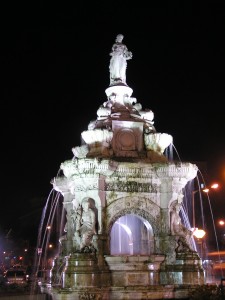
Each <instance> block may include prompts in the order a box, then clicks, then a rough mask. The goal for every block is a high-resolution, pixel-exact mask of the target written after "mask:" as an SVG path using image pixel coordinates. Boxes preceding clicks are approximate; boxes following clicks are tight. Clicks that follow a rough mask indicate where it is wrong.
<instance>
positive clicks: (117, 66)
mask: <svg viewBox="0 0 225 300" xmlns="http://www.w3.org/2000/svg"><path fill="white" fill-rule="evenodd" d="M123 38H124V36H123V35H122V34H118V35H117V37H116V42H115V44H113V46H112V51H111V52H110V54H109V55H110V56H111V59H110V64H109V70H110V86H112V85H115V84H121V83H122V84H125V85H126V68H127V60H128V59H131V58H132V53H131V52H130V51H128V49H127V46H126V45H124V44H123V43H122V40H123Z"/></svg>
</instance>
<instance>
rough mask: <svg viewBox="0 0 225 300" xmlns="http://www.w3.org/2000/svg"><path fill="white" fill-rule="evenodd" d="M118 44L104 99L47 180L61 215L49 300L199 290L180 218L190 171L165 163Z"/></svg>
mask: <svg viewBox="0 0 225 300" xmlns="http://www.w3.org/2000/svg"><path fill="white" fill-rule="evenodd" d="M122 40H123V36H122V35H121V34H119V35H118V36H117V37H116V41H115V44H114V45H113V46H112V51H111V53H110V56H111V59H110V85H109V87H108V88H107V89H106V90H105V93H106V96H107V99H106V101H105V102H103V104H102V105H101V106H100V107H99V108H98V110H97V118H96V120H92V121H91V122H90V123H89V125H88V127H87V130H86V131H83V132H82V133H81V137H82V141H83V143H82V145H80V146H76V147H74V148H73V149H72V152H73V155H74V156H73V157H72V159H71V160H68V161H65V162H63V163H62V164H61V166H60V169H61V174H62V175H61V176H58V177H55V178H54V179H53V180H52V184H53V188H54V190H55V191H56V192H58V193H60V194H61V195H62V196H63V206H64V209H65V211H66V225H65V234H64V235H63V236H61V237H60V239H59V253H58V255H57V257H56V258H55V261H54V266H53V269H52V282H51V286H50V287H48V293H50V294H51V295H52V298H53V299H54V300H58V299H59V300H62V299H63V300H70V299H73V300H78V299H79V300H81V299H96V300H97V299H99V300H100V299H101V300H105V299H115V300H119V299H164V298H167V299H179V298H185V297H187V295H188V292H189V290H190V287H194V286H196V285H199V284H203V283H204V271H203V268H202V262H201V260H200V258H199V256H198V254H197V252H196V251H195V250H194V248H193V244H192V240H193V239H192V231H191V230H190V229H188V228H187V227H185V226H184V225H183V223H182V220H181V218H180V215H179V212H180V209H181V206H182V202H183V196H184V194H183V193H184V188H185V186H186V184H187V183H188V182H189V181H190V180H192V179H194V178H195V177H196V175H197V171H198V169H197V167H196V165H194V164H191V163H189V162H188V163H181V162H175V161H169V160H168V158H167V157H166V155H165V150H166V149H167V148H168V147H169V146H170V145H172V143H173V139H172V136H171V135H170V134H167V133H159V132H157V131H156V129H155V127H154V113H153V112H152V111H151V110H150V109H143V108H142V105H141V104H140V103H138V102H137V100H136V98H133V97H132V93H133V90H132V89H131V88H130V87H129V86H128V85H127V83H126V68H127V60H128V59H131V58H132V53H131V52H130V51H128V49H127V47H126V45H124V44H123V43H122ZM59 265H60V266H63V268H61V269H60V270H61V271H60V272H61V273H60V274H58V273H59V269H58V266H59ZM59 275H60V278H61V279H62V280H61V281H60V283H59V282H57V280H56V278H58V277H59ZM61 275H62V276H61Z"/></svg>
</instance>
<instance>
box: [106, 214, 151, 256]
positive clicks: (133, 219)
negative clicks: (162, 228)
mask: <svg viewBox="0 0 225 300" xmlns="http://www.w3.org/2000/svg"><path fill="white" fill-rule="evenodd" d="M109 237H110V238H109V248H110V254H111V255H150V254H151V253H153V251H154V236H153V229H152V226H151V224H150V223H149V222H148V221H147V220H146V219H145V218H144V217H143V216H140V214H134V213H128V212H127V211H126V214H125V215H122V216H120V217H118V218H117V219H116V220H115V222H114V223H113V225H112V227H111V230H110V234H109Z"/></svg>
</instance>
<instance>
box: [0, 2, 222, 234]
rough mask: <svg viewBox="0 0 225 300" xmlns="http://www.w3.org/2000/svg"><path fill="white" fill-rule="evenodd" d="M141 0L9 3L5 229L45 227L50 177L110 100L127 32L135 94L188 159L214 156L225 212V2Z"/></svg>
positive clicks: (212, 174) (211, 164) (1, 214)
mask: <svg viewBox="0 0 225 300" xmlns="http://www.w3.org/2000/svg"><path fill="white" fill-rule="evenodd" d="M30 2H31V1H30ZM93 2H96V1H93ZM141 2H142V1H141ZM141 2H140V1H138V4H131V2H130V1H121V2H115V3H114V2H113V1H110V2H109V1H97V3H98V4H97V5H96V4H93V3H92V2H91V3H88V4H87V3H86V1H75V2H73V4H68V3H67V1H65V2H62V1H61V2H59V3H58V4H57V3H52V5H50V4H48V6H47V4H43V5H42V4H40V3H38V2H37V3H35V2H32V3H26V4H25V3H17V4H15V5H10V4H8V6H7V4H6V5H5V7H4V8H2V9H1V15H2V17H1V22H2V24H1V25H2V26H1V28H2V34H1V73H2V76H1V77H2V79H1V84H2V100H1V112H2V114H1V140H2V141H1V150H2V155H1V159H2V164H1V165H2V168H1V174H2V175H1V176H2V180H1V184H2V188H1V209H0V228H1V229H2V230H3V231H5V232H7V231H8V230H10V229H12V231H13V232H14V233H15V234H17V235H19V236H21V237H23V238H25V239H30V238H34V236H36V230H37V224H38V222H39V219H40V216H41V212H42V209H43V207H44V204H45V202H46V199H47V197H48V195H49V193H50V191H51V189H52V185H51V184H50V181H51V179H52V178H53V177H55V176H56V174H57V172H58V170H59V167H60V164H61V162H63V161H65V160H67V159H72V157H73V154H72V150H71V149H72V148H73V147H75V146H79V145H80V144H81V132H82V131H83V130H86V129H87V126H88V123H89V122H90V121H91V120H95V119H96V117H97V115H96V111H97V109H98V108H99V106H100V105H101V104H102V103H103V102H105V101H106V100H107V98H106V94H105V89H106V88H107V87H108V86H109V60H110V56H109V53H110V51H111V47H112V45H113V43H114V41H115V38H116V35H117V34H119V33H122V34H123V35H124V40H123V42H124V43H125V44H126V46H127V47H128V50H129V51H131V52H132V53H133V58H132V60H129V61H128V68H127V84H128V85H129V87H131V88H132V89H133V95H132V96H133V97H135V98H137V102H139V103H141V104H142V106H143V109H145V108H149V109H151V110H152V111H153V112H154V115H155V118H154V121H155V123H154V125H155V127H156V130H157V131H158V132H165V133H169V134H171V135H172V136H173V142H174V146H175V148H176V150H177V152H178V153H179V157H180V159H181V161H183V162H186V161H203V162H205V163H206V164H207V170H208V177H209V178H210V180H213V181H218V182H219V183H220V184H221V189H220V191H219V196H217V198H218V197H219V203H220V205H221V207H220V212H221V214H223V213H224V218H225V209H224V204H223V202H224V200H225V198H224V197H225V196H224V195H225V193H224V190H225V188H224V187H223V186H225V134H224V131H225V108H224V97H225V42H224V41H225V24H224V23H225V2H224V1H217V0H214V1H200V2H199V1H168V3H166V1H162V2H161V1H153V3H152V1H150V2H149V3H148V1H147V2H146V1H145V2H146V4H143V3H141ZM221 216H222V215H221Z"/></svg>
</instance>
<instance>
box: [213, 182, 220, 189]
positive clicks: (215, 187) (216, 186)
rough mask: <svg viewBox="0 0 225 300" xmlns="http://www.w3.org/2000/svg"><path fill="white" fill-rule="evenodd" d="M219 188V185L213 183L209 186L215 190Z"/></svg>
mask: <svg viewBox="0 0 225 300" xmlns="http://www.w3.org/2000/svg"><path fill="white" fill-rule="evenodd" d="M218 187H219V184H218V183H213V184H212V185H211V188H212V189H217V188H218Z"/></svg>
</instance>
